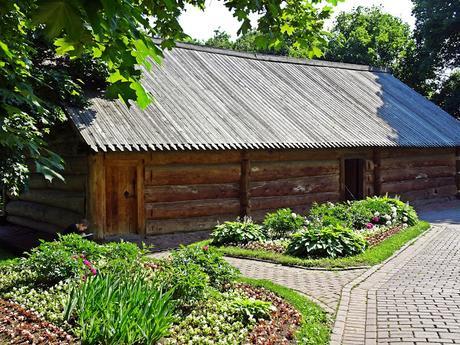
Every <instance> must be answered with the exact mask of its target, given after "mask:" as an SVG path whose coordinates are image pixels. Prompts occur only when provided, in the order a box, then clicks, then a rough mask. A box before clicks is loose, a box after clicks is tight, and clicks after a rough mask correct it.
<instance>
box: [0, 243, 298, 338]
mask: <svg viewBox="0 0 460 345" xmlns="http://www.w3.org/2000/svg"><path fill="white" fill-rule="evenodd" d="M146 253H147V250H146V249H145V248H144V249H139V248H138V247H136V246H135V245H134V244H130V243H123V242H122V243H112V244H106V245H98V244H95V243H93V242H90V241H87V240H84V239H82V238H81V237H79V236H78V235H67V236H63V237H61V238H60V240H59V241H54V242H43V243H42V244H41V245H40V246H39V247H38V248H36V249H34V250H32V252H31V253H29V254H28V255H26V257H24V258H20V259H17V260H14V261H12V262H9V263H8V264H6V265H4V266H0V298H3V299H1V300H0V327H2V330H3V333H4V334H5V335H4V336H3V338H0V340H4V341H5V342H6V341H10V340H12V341H13V343H21V344H22V343H24V344H27V343H30V344H32V343H37V344H38V343H43V344H44V343H56V344H72V343H80V342H81V343H83V344H95V343H104V344H120V343H122V344H154V343H160V344H243V343H244V344H246V343H251V344H271V343H279V344H291V343H292V344H293V343H296V334H297V331H298V330H299V329H300V327H301V324H302V322H303V320H302V317H301V316H300V314H299V313H298V312H297V311H296V310H295V309H294V308H293V307H292V306H291V305H289V304H288V303H286V302H285V301H284V300H283V299H281V298H280V297H278V296H276V295H275V294H274V293H272V292H270V291H268V290H265V289H262V288H256V287H252V286H250V285H248V284H241V283H237V280H236V279H237V278H238V275H239V272H238V271H237V270H236V269H235V268H233V267H232V266H230V265H229V264H228V263H227V262H226V261H224V260H223V259H222V257H221V255H220V254H219V253H218V252H216V251H215V250H214V249H213V248H210V247H207V246H201V247H198V246H190V247H184V248H181V249H179V250H177V251H174V252H173V253H172V254H171V256H170V257H168V258H165V259H160V260H158V259H151V258H148V257H147V256H146V255H145V254H146ZM273 332H275V333H276V335H275V334H272V333H273ZM5 337H7V338H8V339H6V338H5ZM4 338H5V339H4Z"/></svg>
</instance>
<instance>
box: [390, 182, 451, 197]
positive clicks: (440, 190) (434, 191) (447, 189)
mask: <svg viewBox="0 0 460 345" xmlns="http://www.w3.org/2000/svg"><path fill="white" fill-rule="evenodd" d="M456 192H457V189H456V187H455V186H453V185H448V186H443V187H437V188H428V189H422V190H414V191H409V192H403V193H398V195H399V196H400V198H401V200H403V201H420V200H428V199H435V198H447V197H454V196H455V194H456Z"/></svg>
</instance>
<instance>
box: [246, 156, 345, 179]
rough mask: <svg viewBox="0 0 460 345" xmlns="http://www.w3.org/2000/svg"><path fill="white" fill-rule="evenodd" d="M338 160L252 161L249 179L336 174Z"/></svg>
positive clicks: (337, 171) (337, 172)
mask: <svg viewBox="0 0 460 345" xmlns="http://www.w3.org/2000/svg"><path fill="white" fill-rule="evenodd" d="M339 168H340V167H339V161H338V160H337V161H333V160H313V161H287V162H252V164H251V181H269V180H277V179H282V178H287V177H302V176H317V175H335V174H336V175H338V174H339Z"/></svg>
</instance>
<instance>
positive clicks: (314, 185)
mask: <svg viewBox="0 0 460 345" xmlns="http://www.w3.org/2000/svg"><path fill="white" fill-rule="evenodd" d="M334 191H335V192H338V191H339V176H338V175H324V176H321V175H320V176H305V177H296V178H285V179H279V180H274V181H258V182H251V183H250V195H251V197H260V196H283V195H300V194H308V193H320V192H334Z"/></svg>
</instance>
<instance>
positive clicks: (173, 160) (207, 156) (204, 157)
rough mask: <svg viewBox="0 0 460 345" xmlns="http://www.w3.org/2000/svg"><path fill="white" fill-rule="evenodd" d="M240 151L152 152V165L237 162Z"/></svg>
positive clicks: (239, 158) (239, 157) (239, 159)
mask: <svg viewBox="0 0 460 345" xmlns="http://www.w3.org/2000/svg"><path fill="white" fill-rule="evenodd" d="M240 161H241V156H240V152H239V151H237V150H226V151H217V152H215V151H213V152H211V151H185V152H158V151H157V152H153V153H152V157H151V162H149V163H151V164H152V165H175V164H191V165H192V164H226V163H239V162H240Z"/></svg>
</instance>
